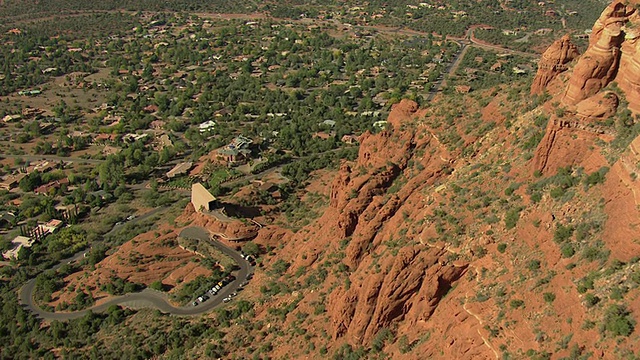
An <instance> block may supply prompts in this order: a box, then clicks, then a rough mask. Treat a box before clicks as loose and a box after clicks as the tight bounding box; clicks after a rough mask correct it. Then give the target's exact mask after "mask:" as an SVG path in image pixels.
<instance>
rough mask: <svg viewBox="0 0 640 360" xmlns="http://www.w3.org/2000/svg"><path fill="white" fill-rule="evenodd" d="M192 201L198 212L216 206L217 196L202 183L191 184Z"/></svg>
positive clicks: (209, 209)
mask: <svg viewBox="0 0 640 360" xmlns="http://www.w3.org/2000/svg"><path fill="white" fill-rule="evenodd" d="M191 203H192V204H193V207H194V208H195V209H196V211H197V212H202V211H211V210H213V209H214V208H215V206H216V197H215V196H213V195H211V193H210V192H209V190H207V189H205V187H204V186H202V184H200V183H195V184H193V185H191Z"/></svg>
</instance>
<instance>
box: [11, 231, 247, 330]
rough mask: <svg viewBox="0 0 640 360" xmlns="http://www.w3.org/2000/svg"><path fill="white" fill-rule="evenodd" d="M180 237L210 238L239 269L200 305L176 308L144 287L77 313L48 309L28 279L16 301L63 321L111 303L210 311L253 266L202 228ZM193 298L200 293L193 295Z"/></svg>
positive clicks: (44, 316)
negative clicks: (35, 297) (36, 298)
mask: <svg viewBox="0 0 640 360" xmlns="http://www.w3.org/2000/svg"><path fill="white" fill-rule="evenodd" d="M180 237H185V238H191V239H198V240H203V241H210V242H211V243H212V244H213V246H215V247H216V248H217V249H218V250H220V251H221V252H222V253H223V254H225V255H227V256H229V257H231V258H232V259H233V260H234V261H235V262H236V263H237V264H238V265H239V266H240V270H237V271H236V272H235V277H236V279H235V280H234V281H232V282H231V283H229V284H227V285H226V286H225V287H223V288H222V289H221V290H220V292H218V294H217V295H215V296H213V297H212V298H211V299H209V300H207V301H205V302H203V303H201V304H199V305H198V306H192V305H187V306H185V307H176V306H173V305H171V304H170V303H169V301H168V297H167V295H166V294H165V293H162V292H159V291H156V290H152V289H148V288H147V289H145V290H143V291H141V292H138V293H129V294H125V295H122V296H116V297H113V298H111V299H109V300H107V301H105V302H103V303H101V304H100V305H96V306H93V307H91V308H89V309H85V310H80V311H76V312H50V311H46V310H43V309H41V308H40V307H39V306H37V305H36V304H35V303H34V301H33V293H34V291H35V286H36V279H31V280H29V281H28V282H27V283H26V284H24V285H23V286H22V288H20V293H19V300H20V303H21V304H22V305H24V306H25V307H26V308H27V309H28V310H30V311H32V312H33V313H34V314H36V315H37V316H38V317H40V318H42V319H46V320H59V321H65V320H70V319H76V318H80V317H83V316H85V315H86V314H87V313H88V312H90V311H92V312H104V311H106V310H107V309H108V308H109V307H110V306H112V305H122V306H125V307H130V308H143V307H152V308H156V309H158V310H160V311H161V312H163V313H167V314H171V315H177V316H192V315H200V314H203V313H206V312H208V311H211V310H212V309H214V308H215V307H217V306H219V305H220V304H222V300H223V299H224V298H225V297H226V296H228V295H229V294H231V293H233V292H235V291H236V290H238V288H239V287H240V284H241V283H242V282H243V281H245V280H246V279H247V275H249V274H250V273H251V272H252V271H253V268H252V267H251V264H249V262H247V260H245V259H243V258H242V256H240V253H239V252H237V251H235V250H233V249H231V248H229V247H227V246H226V245H224V244H222V243H220V242H218V241H215V240H211V239H210V235H209V232H208V231H207V230H205V229H204V228H201V227H188V228H185V229H183V230H182V231H181V232H180ZM82 256H83V253H78V254H76V255H74V256H73V257H70V258H68V259H65V260H63V261H61V262H60V263H59V264H58V265H56V266H55V267H53V269H57V268H58V267H60V266H62V265H63V264H67V263H70V262H74V261H77V260H79V259H81V258H82ZM193 295H194V297H196V296H198V295H201V294H193Z"/></svg>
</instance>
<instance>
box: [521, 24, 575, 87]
mask: <svg viewBox="0 0 640 360" xmlns="http://www.w3.org/2000/svg"><path fill="white" fill-rule="evenodd" d="M579 55H580V53H579V52H578V48H577V47H576V46H575V45H574V44H573V43H572V42H571V38H570V37H569V35H565V36H563V37H562V38H560V39H558V40H556V41H555V42H554V43H553V44H551V46H549V48H548V49H547V50H546V51H545V52H544V54H542V57H541V58H540V62H539V63H538V72H537V73H536V77H535V78H534V79H533V84H532V85H531V94H532V95H535V94H541V93H542V92H544V90H545V89H546V87H547V85H548V84H549V83H550V82H551V80H553V79H554V78H556V77H557V76H558V74H560V73H562V72H564V71H566V70H567V69H568V66H567V64H568V63H570V62H571V61H573V60H574V59H575V58H577V57H578V56H579Z"/></svg>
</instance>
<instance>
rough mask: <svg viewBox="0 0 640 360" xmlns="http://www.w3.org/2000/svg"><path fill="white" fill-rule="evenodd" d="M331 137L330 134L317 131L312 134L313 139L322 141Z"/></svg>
mask: <svg viewBox="0 0 640 360" xmlns="http://www.w3.org/2000/svg"><path fill="white" fill-rule="evenodd" d="M332 136H333V135H332V134H330V133H329V134H328V133H326V132H324V131H318V132H316V133H314V134H313V137H314V138H318V139H322V140H328V139H330V138H331V137H332Z"/></svg>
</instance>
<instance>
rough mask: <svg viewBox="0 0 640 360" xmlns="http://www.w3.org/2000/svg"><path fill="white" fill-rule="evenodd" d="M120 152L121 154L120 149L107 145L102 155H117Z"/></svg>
mask: <svg viewBox="0 0 640 360" xmlns="http://www.w3.org/2000/svg"><path fill="white" fill-rule="evenodd" d="M119 152H120V148H118V147H115V146H111V145H105V146H104V148H103V149H102V155H104V156H109V155H115V154H117V153H119Z"/></svg>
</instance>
